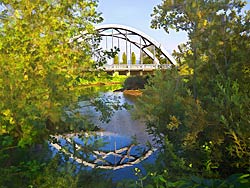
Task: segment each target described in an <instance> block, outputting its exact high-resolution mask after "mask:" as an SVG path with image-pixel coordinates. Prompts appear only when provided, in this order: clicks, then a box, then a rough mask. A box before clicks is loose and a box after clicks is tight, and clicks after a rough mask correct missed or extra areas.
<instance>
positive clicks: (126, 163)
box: [52, 92, 156, 181]
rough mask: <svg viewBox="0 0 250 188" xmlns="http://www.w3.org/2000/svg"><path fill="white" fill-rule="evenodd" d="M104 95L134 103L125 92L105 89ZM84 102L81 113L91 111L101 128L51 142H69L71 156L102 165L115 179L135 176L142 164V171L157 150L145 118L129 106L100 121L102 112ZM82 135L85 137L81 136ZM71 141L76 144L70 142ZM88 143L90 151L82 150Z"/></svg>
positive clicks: (98, 166)
mask: <svg viewBox="0 0 250 188" xmlns="http://www.w3.org/2000/svg"><path fill="white" fill-rule="evenodd" d="M101 97H102V98H115V99H118V100H119V102H120V103H121V104H124V103H128V104H130V105H133V100H131V98H128V97H126V96H124V95H123V93H122V92H115V93H114V92H105V93H103V94H102V95H101ZM111 100H112V99H111ZM82 106H83V107H82V108H80V109H79V111H80V113H82V114H83V115H86V114H89V115H90V116H91V118H92V121H93V122H94V123H95V124H96V125H97V126H98V127H100V128H101V131H98V132H95V133H93V134H91V133H86V134H85V135H84V136H82V135H81V136H79V135H76V134H71V135H67V137H66V139H65V138H64V139H63V138H60V139H59V140H60V144H59V145H57V144H54V145H53V144H52V146H53V147H54V148H56V150H59V149H62V148H61V147H60V146H64V147H65V146H67V147H68V150H67V152H66V153H67V154H69V155H70V156H71V158H72V160H75V161H76V163H79V164H83V165H84V166H85V167H86V169H92V168H98V169H103V170H104V171H106V172H107V173H108V174H109V175H110V176H111V178H112V179H113V181H120V180H123V179H127V178H129V179H131V178H132V179H133V178H136V176H135V171H134V169H135V168H140V169H141V170H142V172H143V168H144V167H143V165H144V164H145V163H153V161H154V159H155V155H156V154H155V153H156V152H154V151H155V150H154V148H153V147H152V145H153V141H152V137H151V136H150V135H148V133H147V131H146V126H145V123H144V122H143V121H140V120H135V119H133V118H132V117H131V114H130V112H129V111H128V110H126V109H120V110H117V111H115V112H114V114H113V116H112V117H111V119H110V121H109V122H101V121H99V120H98V119H99V116H100V113H98V112H96V111H95V109H94V108H93V107H91V106H88V107H86V106H85V107H84V105H82ZM83 137H84V139H82V138H83ZM86 138H87V141H86ZM99 140H101V142H102V143H101V144H100V142H98V141H99ZM72 143H74V144H75V145H74V146H72V145H71V146H68V145H70V144H72ZM96 143H99V144H96ZM86 146H87V148H92V150H91V152H90V151H88V154H86V153H84V151H86V150H84V149H82V150H81V148H86ZM73 148H76V149H78V150H79V154H78V155H77V156H76V155H74V156H73V154H71V153H70V151H71V152H72V151H73Z"/></svg>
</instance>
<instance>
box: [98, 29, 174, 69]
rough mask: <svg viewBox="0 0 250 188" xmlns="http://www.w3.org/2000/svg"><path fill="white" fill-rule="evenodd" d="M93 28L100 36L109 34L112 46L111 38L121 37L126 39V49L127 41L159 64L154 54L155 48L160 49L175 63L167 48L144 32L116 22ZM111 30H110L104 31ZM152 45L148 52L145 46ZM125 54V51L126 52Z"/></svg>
mask: <svg viewBox="0 0 250 188" xmlns="http://www.w3.org/2000/svg"><path fill="white" fill-rule="evenodd" d="M95 30H96V31H97V32H98V33H99V35H100V36H109V37H112V47H113V46H114V44H113V38H118V39H123V40H125V41H126V49H127V42H129V43H130V44H133V45H135V46H136V47H137V48H139V49H140V50H141V51H143V52H144V53H145V54H147V55H148V56H149V57H150V58H151V59H153V60H154V63H155V64H159V60H158V59H157V58H156V56H155V50H156V49H158V50H160V52H161V54H162V55H163V56H164V57H165V58H167V59H168V60H169V62H170V63H171V64H173V65H176V61H175V59H174V58H173V57H172V56H171V55H170V54H169V53H168V52H167V50H166V49H165V48H164V47H163V46H162V45H161V44H160V43H159V42H157V41H156V40H154V39H153V38H151V37H150V36H148V35H146V34H145V33H143V32H141V31H139V30H137V29H135V28H132V27H128V26H125V25H118V24H105V25H99V26H96V27H95ZM106 31H111V32H109V33H108V32H106ZM131 36H139V37H140V39H139V41H138V40H135V39H134V38H133V37H131ZM151 46H153V48H154V51H153V53H152V52H150V51H149V50H148V49H147V48H148V47H151ZM126 54H127V53H126Z"/></svg>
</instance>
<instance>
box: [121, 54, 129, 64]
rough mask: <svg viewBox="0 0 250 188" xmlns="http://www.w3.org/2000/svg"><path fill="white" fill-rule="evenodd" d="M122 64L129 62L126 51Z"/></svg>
mask: <svg viewBox="0 0 250 188" xmlns="http://www.w3.org/2000/svg"><path fill="white" fill-rule="evenodd" d="M122 64H128V59H127V55H126V53H125V52H123V54H122Z"/></svg>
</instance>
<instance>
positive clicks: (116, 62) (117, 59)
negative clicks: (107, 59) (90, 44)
mask: <svg viewBox="0 0 250 188" xmlns="http://www.w3.org/2000/svg"><path fill="white" fill-rule="evenodd" d="M113 63H114V65H118V64H119V56H118V55H117V54H116V55H115V57H114V62H113Z"/></svg>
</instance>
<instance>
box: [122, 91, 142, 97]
mask: <svg viewBox="0 0 250 188" xmlns="http://www.w3.org/2000/svg"><path fill="white" fill-rule="evenodd" d="M123 94H124V95H129V96H135V97H139V96H141V95H142V91H141V90H137V89H136V90H124V91H123Z"/></svg>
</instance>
